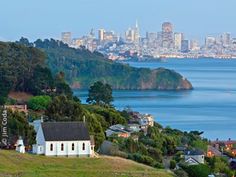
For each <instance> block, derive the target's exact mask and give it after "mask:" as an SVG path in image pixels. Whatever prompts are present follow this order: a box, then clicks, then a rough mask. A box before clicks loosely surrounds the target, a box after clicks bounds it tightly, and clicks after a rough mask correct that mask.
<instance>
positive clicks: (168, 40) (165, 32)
mask: <svg viewBox="0 0 236 177" xmlns="http://www.w3.org/2000/svg"><path fill="white" fill-rule="evenodd" d="M173 46H174V42H173V26H172V24H171V23H170V22H165V23H163V24H162V47H163V48H167V49H170V48H173Z"/></svg>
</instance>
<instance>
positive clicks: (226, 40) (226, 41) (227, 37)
mask: <svg viewBox="0 0 236 177" xmlns="http://www.w3.org/2000/svg"><path fill="white" fill-rule="evenodd" d="M230 40H231V36H230V33H224V34H222V36H221V41H222V44H223V46H229V45H230Z"/></svg>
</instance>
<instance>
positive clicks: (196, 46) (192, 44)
mask: <svg viewBox="0 0 236 177" xmlns="http://www.w3.org/2000/svg"><path fill="white" fill-rule="evenodd" d="M189 50H191V51H197V50H200V46H199V43H198V41H197V40H191V41H190V45H189Z"/></svg>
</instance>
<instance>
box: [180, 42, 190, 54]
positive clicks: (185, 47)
mask: <svg viewBox="0 0 236 177" xmlns="http://www.w3.org/2000/svg"><path fill="white" fill-rule="evenodd" d="M181 52H183V53H188V52H189V40H183V41H182V44H181Z"/></svg>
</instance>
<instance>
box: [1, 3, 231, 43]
mask: <svg viewBox="0 0 236 177" xmlns="http://www.w3.org/2000/svg"><path fill="white" fill-rule="evenodd" d="M0 5H1V7H4V8H2V9H1V11H0V24H2V26H1V28H0V39H1V40H4V39H5V40H17V39H19V38H20V37H21V36H25V37H27V38H29V39H31V40H35V39H37V38H51V37H52V38H56V39H58V38H60V35H59V34H60V33H61V32H62V31H71V32H72V33H73V34H74V35H75V36H82V35H83V34H86V33H87V31H89V30H90V29H91V28H94V29H99V28H104V29H108V30H115V31H117V32H118V33H120V34H123V33H124V31H125V30H126V29H127V28H128V27H130V25H132V24H133V22H134V21H135V20H136V19H138V21H139V24H140V26H141V31H140V33H141V34H142V35H145V32H146V31H150V32H157V31H160V26H161V24H162V23H163V22H164V21H170V22H171V23H173V24H175V26H174V29H175V31H178V32H179V31H180V32H183V33H185V34H186V37H187V38H194V39H203V38H204V37H205V36H207V35H216V34H221V33H224V32H230V33H232V35H235V32H234V29H235V25H234V24H233V23H232V21H233V20H234V16H235V15H234V14H233V10H234V9H233V7H234V5H235V2H234V1H233V0H228V1H227V3H225V2H220V1H219V2H218V3H216V1H215V0H214V1H213V0H208V1H207V2H205V1H203V0H200V1H198V2H188V1H187V0H183V1H181V2H174V1H173V0H167V1H165V2H164V1H161V0H155V1H154V0H150V1H148V2H147V1H144V0H140V1H138V2H136V1H134V0H129V1H124V0H120V1H117V2H114V3H113V2H110V1H109V0H101V1H99V2H97V1H95V0H86V1H85V0H79V1H75V0H70V1H67V2H65V1H64V2H57V1H55V0H52V1H50V2H47V1H46V0H43V1H40V2H31V1H30V0H24V1H23V2H22V1H21V2H15V1H13V0H9V1H7V2H1V3H0ZM131 7H132V8H131ZM91 9H92V10H91ZM9 10H11V13H7V11H9ZM219 12H221V13H219ZM17 17H18V18H17ZM19 17H22V20H19ZM121 19H122V20H121Z"/></svg>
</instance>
